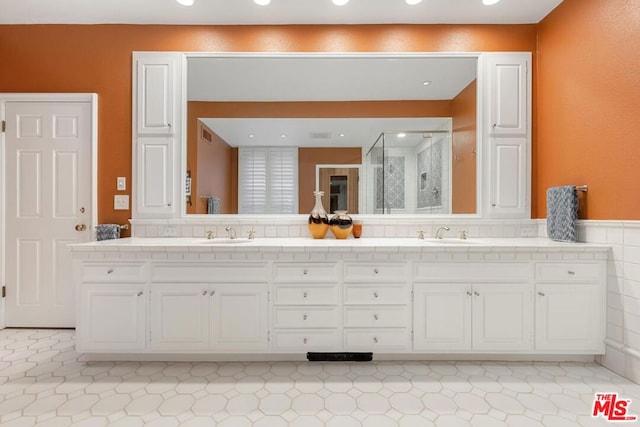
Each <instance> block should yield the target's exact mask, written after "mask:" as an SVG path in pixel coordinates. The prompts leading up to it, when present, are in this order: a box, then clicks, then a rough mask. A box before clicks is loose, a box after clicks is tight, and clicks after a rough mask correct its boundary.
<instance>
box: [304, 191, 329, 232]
mask: <svg viewBox="0 0 640 427" xmlns="http://www.w3.org/2000/svg"><path fill="white" fill-rule="evenodd" d="M313 194H314V196H316V204H315V206H314V207H313V210H312V211H311V213H310V214H309V225H308V228H309V234H311V237H313V238H314V239H324V236H326V235H327V231H328V230H329V215H327V211H325V210H324V206H322V196H324V191H314V192H313Z"/></svg>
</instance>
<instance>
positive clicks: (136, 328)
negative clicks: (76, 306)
mask: <svg viewBox="0 0 640 427" xmlns="http://www.w3.org/2000/svg"><path fill="white" fill-rule="evenodd" d="M81 292H82V295H81V298H80V301H81V303H82V304H84V307H86V309H83V310H82V311H83V313H84V314H83V315H82V317H83V325H84V329H83V330H82V331H78V332H80V333H82V335H83V337H84V339H83V340H82V342H83V343H84V345H83V348H81V349H78V351H83V352H84V351H103V352H105V351H120V352H124V351H141V350H144V347H145V318H146V311H145V307H146V304H145V301H146V297H145V295H144V285H142V284H139V285H133V284H128V283H126V284H122V283H86V284H83V286H82V291H81ZM115 313H117V315H114V314H115Z"/></svg>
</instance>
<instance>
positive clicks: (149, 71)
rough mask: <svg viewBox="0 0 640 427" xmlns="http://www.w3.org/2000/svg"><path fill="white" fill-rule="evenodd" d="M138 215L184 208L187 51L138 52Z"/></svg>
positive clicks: (135, 195)
mask: <svg viewBox="0 0 640 427" xmlns="http://www.w3.org/2000/svg"><path fill="white" fill-rule="evenodd" d="M133 61H134V73H133V130H134V131H133V140H134V141H133V159H134V162H133V166H134V167H133V187H132V190H133V198H132V201H133V217H134V218H171V217H174V216H175V215H176V213H177V212H179V206H178V200H179V199H178V196H179V195H180V194H181V191H180V188H181V187H180V186H181V183H182V179H180V178H179V177H178V176H176V173H177V172H178V171H180V170H181V168H180V166H179V157H180V156H179V155H178V153H179V152H180V147H181V141H182V133H181V129H182V124H181V123H182V103H183V101H182V71H181V70H182V61H183V57H182V54H181V53H179V52H134V54H133Z"/></svg>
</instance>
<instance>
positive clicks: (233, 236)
mask: <svg viewBox="0 0 640 427" xmlns="http://www.w3.org/2000/svg"><path fill="white" fill-rule="evenodd" d="M224 231H227V232H228V233H229V239H231V240H233V239H237V238H238V235H237V234H236V230H235V229H234V228H233V227H232V226H230V225H227V226H226V227H225V229H224Z"/></svg>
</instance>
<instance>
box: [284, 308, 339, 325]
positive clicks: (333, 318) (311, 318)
mask: <svg viewBox="0 0 640 427" xmlns="http://www.w3.org/2000/svg"><path fill="white" fill-rule="evenodd" d="M273 316H274V319H273V322H274V325H273V326H274V327H275V328H335V327H336V326H338V317H339V316H338V309H337V308H335V307H322V308H318V307H277V308H276V309H275V310H274V315H273Z"/></svg>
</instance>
